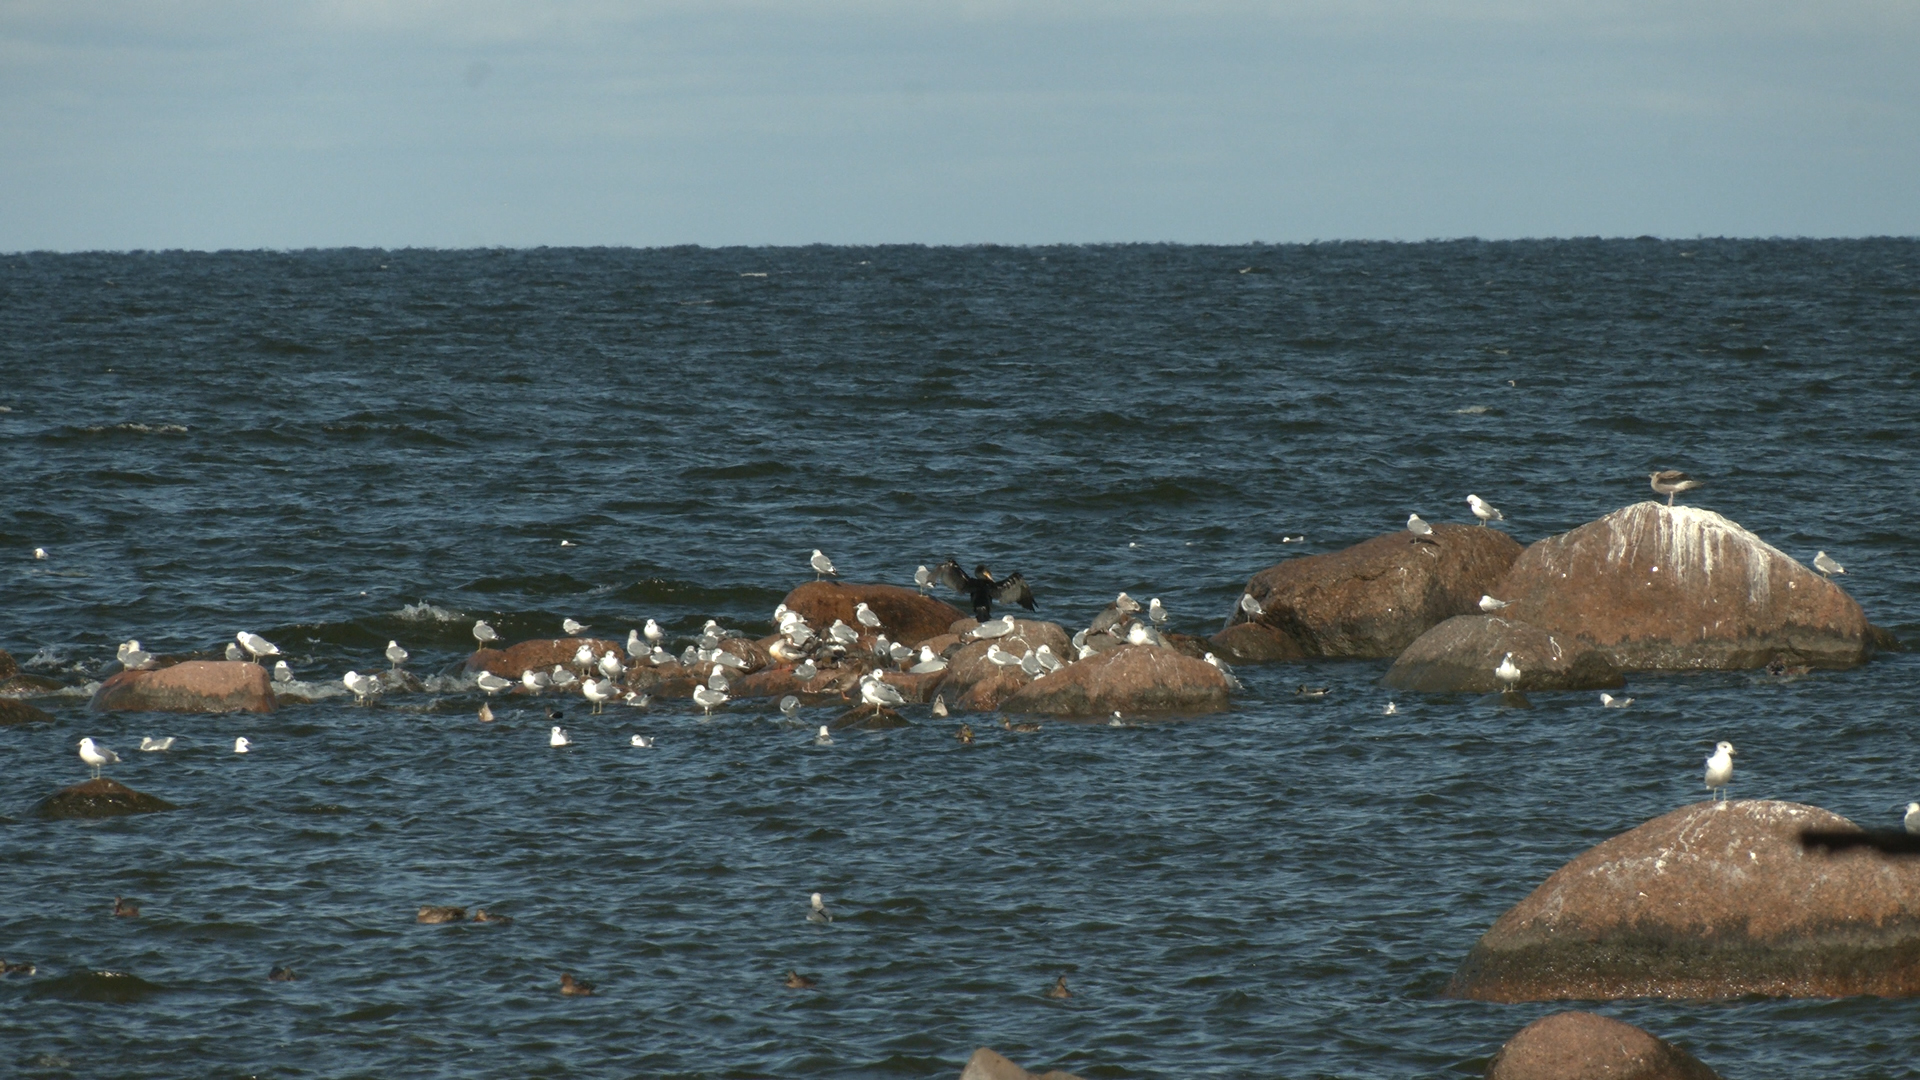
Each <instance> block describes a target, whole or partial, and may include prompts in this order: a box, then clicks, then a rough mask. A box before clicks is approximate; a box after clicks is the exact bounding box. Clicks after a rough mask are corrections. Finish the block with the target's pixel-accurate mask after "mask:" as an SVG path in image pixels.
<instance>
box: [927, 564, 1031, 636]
mask: <svg viewBox="0 0 1920 1080" xmlns="http://www.w3.org/2000/svg"><path fill="white" fill-rule="evenodd" d="M933 580H934V581H935V582H936V583H938V584H941V585H945V586H946V587H947V588H949V589H952V590H953V591H954V592H963V593H966V594H967V597H968V599H969V600H971V601H972V602H973V617H974V618H976V619H978V620H979V621H981V622H986V621H987V619H988V618H989V617H990V616H992V615H993V604H994V601H996V600H998V601H1000V602H1001V603H1014V604H1019V605H1020V606H1021V607H1023V608H1026V609H1027V610H1028V611H1038V610H1039V608H1038V607H1037V606H1036V605H1035V604H1034V602H1033V590H1032V589H1030V588H1028V587H1027V579H1026V577H1025V576H1023V575H1021V574H1020V573H1018V572H1015V573H1014V574H1013V576H1011V577H1009V578H1007V579H1006V580H1004V581H1001V580H997V579H995V578H994V576H993V571H991V570H989V569H987V566H986V564H985V563H981V564H979V565H977V566H975V567H974V568H973V573H972V574H971V575H969V574H968V573H967V572H966V571H964V570H962V569H960V564H959V562H957V561H955V560H953V559H948V560H947V561H946V562H943V563H941V564H940V565H939V566H936V567H934V568H933Z"/></svg>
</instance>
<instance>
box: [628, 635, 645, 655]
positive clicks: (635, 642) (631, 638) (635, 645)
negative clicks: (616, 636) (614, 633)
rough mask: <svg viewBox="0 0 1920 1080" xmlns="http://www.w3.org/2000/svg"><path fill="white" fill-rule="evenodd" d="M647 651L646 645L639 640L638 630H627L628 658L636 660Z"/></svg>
mask: <svg viewBox="0 0 1920 1080" xmlns="http://www.w3.org/2000/svg"><path fill="white" fill-rule="evenodd" d="M648 651H649V650H648V649H647V646H646V645H645V644H644V643H643V642H642V641H641V640H640V631H638V630H629V631H627V656H628V657H629V658H630V659H634V660H638V659H640V658H641V657H642V656H645V655H646V654H647V653H648Z"/></svg>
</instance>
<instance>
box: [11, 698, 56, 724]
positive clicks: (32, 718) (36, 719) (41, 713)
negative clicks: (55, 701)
mask: <svg viewBox="0 0 1920 1080" xmlns="http://www.w3.org/2000/svg"><path fill="white" fill-rule="evenodd" d="M52 720H53V714H52V713H50V712H47V711H46V710H45V709H40V708H36V707H34V706H32V705H29V704H27V703H26V702H24V701H18V700H16V699H14V698H8V697H0V727H11V726H12V725H14V724H36V723H48V722H51V721H52Z"/></svg>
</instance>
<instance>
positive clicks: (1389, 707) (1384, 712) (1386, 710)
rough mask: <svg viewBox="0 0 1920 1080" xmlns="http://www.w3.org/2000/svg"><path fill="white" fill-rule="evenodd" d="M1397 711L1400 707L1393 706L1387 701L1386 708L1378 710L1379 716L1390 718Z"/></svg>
mask: <svg viewBox="0 0 1920 1080" xmlns="http://www.w3.org/2000/svg"><path fill="white" fill-rule="evenodd" d="M1399 711H1400V706H1398V705H1395V704H1394V703H1393V702H1391V701H1389V702H1387V707H1386V708H1384V709H1381V710H1380V715H1381V716H1392V715H1394V714H1395V713H1398V712H1399Z"/></svg>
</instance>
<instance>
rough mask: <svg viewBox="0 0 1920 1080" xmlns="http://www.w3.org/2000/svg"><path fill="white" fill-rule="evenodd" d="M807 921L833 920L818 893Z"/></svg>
mask: <svg viewBox="0 0 1920 1080" xmlns="http://www.w3.org/2000/svg"><path fill="white" fill-rule="evenodd" d="M820 730H822V731H825V730H826V729H825V728H821V729H820ZM807 921H808V922H810V923H830V922H832V921H833V915H832V914H831V913H830V912H828V911H827V905H826V902H825V901H823V900H821V898H820V894H819V893H814V894H813V906H811V907H809V908H808V909H807Z"/></svg>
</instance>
